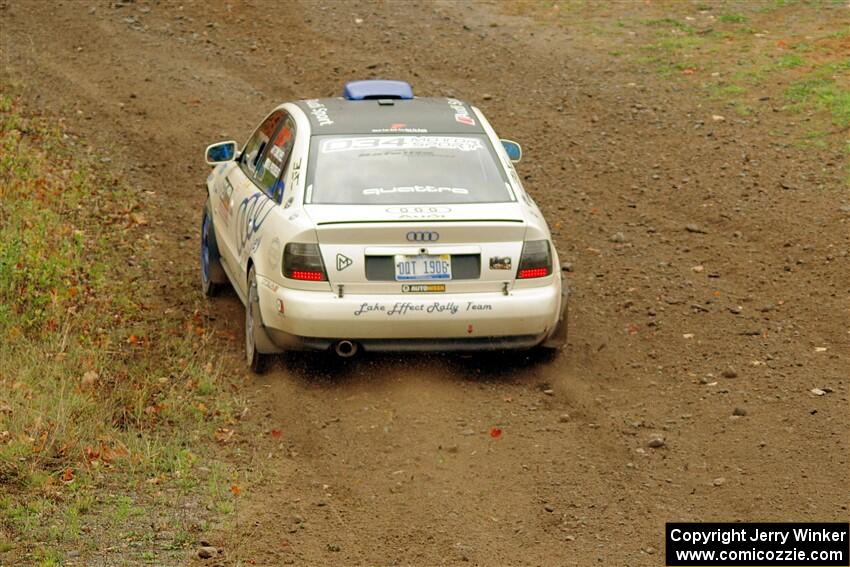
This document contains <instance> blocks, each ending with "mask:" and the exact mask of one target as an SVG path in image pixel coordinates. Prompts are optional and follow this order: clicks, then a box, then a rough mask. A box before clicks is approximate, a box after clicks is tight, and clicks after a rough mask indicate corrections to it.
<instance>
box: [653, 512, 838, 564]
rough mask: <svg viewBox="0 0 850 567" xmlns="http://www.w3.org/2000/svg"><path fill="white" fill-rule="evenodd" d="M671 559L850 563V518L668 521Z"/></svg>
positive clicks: (668, 560)
mask: <svg viewBox="0 0 850 567" xmlns="http://www.w3.org/2000/svg"><path fill="white" fill-rule="evenodd" d="M666 531H667V533H666V541H667V545H666V563H667V565H669V566H671V567H672V566H683V567H698V566H701V565H730V566H735V567H749V566H751V565H752V566H758V567H772V566H774V565H776V566H791V565H800V566H807V567H819V566H841V565H850V524H847V523H815V522H812V523H806V522H797V523H784V522H782V523H780V522H776V523H774V522H769V523H697V522H687V523H684V522H683V523H668V524H667V530H666Z"/></svg>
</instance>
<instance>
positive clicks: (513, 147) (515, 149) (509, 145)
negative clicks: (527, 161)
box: [502, 140, 522, 163]
mask: <svg viewBox="0 0 850 567" xmlns="http://www.w3.org/2000/svg"><path fill="white" fill-rule="evenodd" d="M502 146H503V147H504V148H505V153H507V154H508V158H509V159H510V160H511V161H512V162H514V163H516V162H518V161H519V160H521V159H522V146H520V145H519V144H517V143H516V142H514V141H513V140H502Z"/></svg>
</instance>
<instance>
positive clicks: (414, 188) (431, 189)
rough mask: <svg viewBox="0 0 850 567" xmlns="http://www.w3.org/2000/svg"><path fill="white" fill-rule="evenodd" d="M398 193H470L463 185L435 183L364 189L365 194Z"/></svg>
mask: <svg viewBox="0 0 850 567" xmlns="http://www.w3.org/2000/svg"><path fill="white" fill-rule="evenodd" d="M396 193H451V194H454V195H469V189H464V188H463V187H435V186H434V185H410V186H404V187H370V188H369V189H364V190H363V194H364V195H392V194H396Z"/></svg>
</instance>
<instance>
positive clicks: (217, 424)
mask: <svg viewBox="0 0 850 567" xmlns="http://www.w3.org/2000/svg"><path fill="white" fill-rule="evenodd" d="M80 147H81V144H80V143H79V141H78V140H75V139H74V138H73V137H71V136H69V135H67V134H66V133H63V132H62V131H61V130H60V129H59V128H58V127H57V126H56V125H55V123H52V122H51V121H49V120H47V119H45V118H42V117H38V116H34V115H32V114H28V113H27V112H26V111H24V110H22V109H21V108H20V107H19V106H18V104H17V102H16V101H15V100H13V99H12V98H10V97H8V96H3V95H0V391H2V392H3V395H2V396H0V564H2V563H4V562H7V561H9V562H11V564H20V563H24V564H39V565H56V564H62V563H63V562H66V561H68V560H72V559H73V558H75V557H76V558H79V559H77V561H79V562H81V563H83V564H85V563H87V562H88V560H87V558H91V557H98V558H100V560H101V561H103V560H104V559H103V558H104V557H108V556H110V555H112V554H117V555H120V557H121V559H120V561H118V560H116V561H111V560H106V562H107V563H109V564H113V563H126V564H136V563H149V562H154V563H156V564H166V563H170V562H172V560H173V561H174V562H176V561H178V560H179V559H180V558H182V557H183V556H184V555H185V552H184V551H183V548H184V547H186V546H188V545H190V544H191V543H193V542H194V541H196V539H197V538H198V537H199V535H200V534H202V533H203V532H204V530H205V529H206V527H207V525H208V523H209V522H211V521H212V520H214V519H215V517H216V516H217V515H221V514H222V513H223V512H227V510H230V509H232V508H233V503H232V502H230V501H229V500H231V499H232V498H235V494H234V493H236V492H238V491H233V492H234V493H231V492H230V491H228V490H227V486H229V484H228V482H234V481H233V480H232V479H230V478H229V476H228V475H230V474H231V473H230V472H229V469H228V468H227V466H225V465H224V464H222V463H221V462H219V461H218V460H216V456H215V453H216V451H215V446H216V444H217V440H218V441H223V440H225V438H229V437H230V436H232V430H231V429H229V427H232V426H233V425H234V424H235V422H236V420H238V418H239V415H240V413H241V410H242V406H243V403H242V401H241V400H240V399H238V398H237V397H236V396H235V395H234V394H233V393H232V392H233V391H235V390H236V389H235V388H232V387H231V386H232V385H230V384H228V383H226V382H225V381H224V379H223V376H222V374H221V373H220V372H219V371H218V370H217V369H216V368H217V366H218V364H217V362H218V361H216V360H214V359H212V358H211V356H212V355H211V354H210V353H209V351H208V349H207V342H208V340H209V336H208V333H207V331H206V330H205V328H204V322H203V320H202V318H201V316H200V315H198V313H199V311H198V310H195V312H194V313H192V312H188V313H183V312H181V310H180V309H177V310H172V311H174V312H173V313H172V314H171V315H170V316H164V315H163V308H162V306H161V305H157V304H156V299H154V298H156V297H157V296H158V287H157V286H156V285H155V281H154V279H153V278H152V277H149V275H148V274H149V271H148V270H147V269H145V267H143V266H141V265H139V263H138V262H135V261H134V253H135V252H137V251H138V250H140V248H141V247H140V243H144V242H145V240H146V238H147V237H148V234H147V230H148V221H147V219H146V218H145V215H144V210H143V207H142V205H141V203H140V201H139V200H138V199H137V197H136V193H134V192H133V191H131V190H130V189H129V187H128V186H127V185H126V184H125V183H124V182H123V181H122V180H121V179H118V178H115V177H113V176H111V175H110V174H109V173H107V172H105V171H103V170H102V169H101V168H99V167H98V164H97V162H96V160H94V159H93V157H91V156H86V154H85V152H81V151H79V148H80ZM194 301H195V302H196V304H197V306H200V297H197V298H194ZM210 471H215V472H214V474H213V473H212V472H210ZM210 478H214V479H215V482H213V481H211V480H209V479H210ZM211 483H213V484H215V486H213V487H212V488H210V486H212V485H211ZM219 485H223V487H224V488H222V486H219Z"/></svg>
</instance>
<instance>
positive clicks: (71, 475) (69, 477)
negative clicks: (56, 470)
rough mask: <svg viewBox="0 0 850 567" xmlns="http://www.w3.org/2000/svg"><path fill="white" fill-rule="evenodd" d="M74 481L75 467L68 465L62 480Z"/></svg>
mask: <svg viewBox="0 0 850 567" xmlns="http://www.w3.org/2000/svg"><path fill="white" fill-rule="evenodd" d="M73 481H74V469H72V468H71V467H68V468H67V469H65V472H64V473H63V474H62V482H73Z"/></svg>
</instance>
